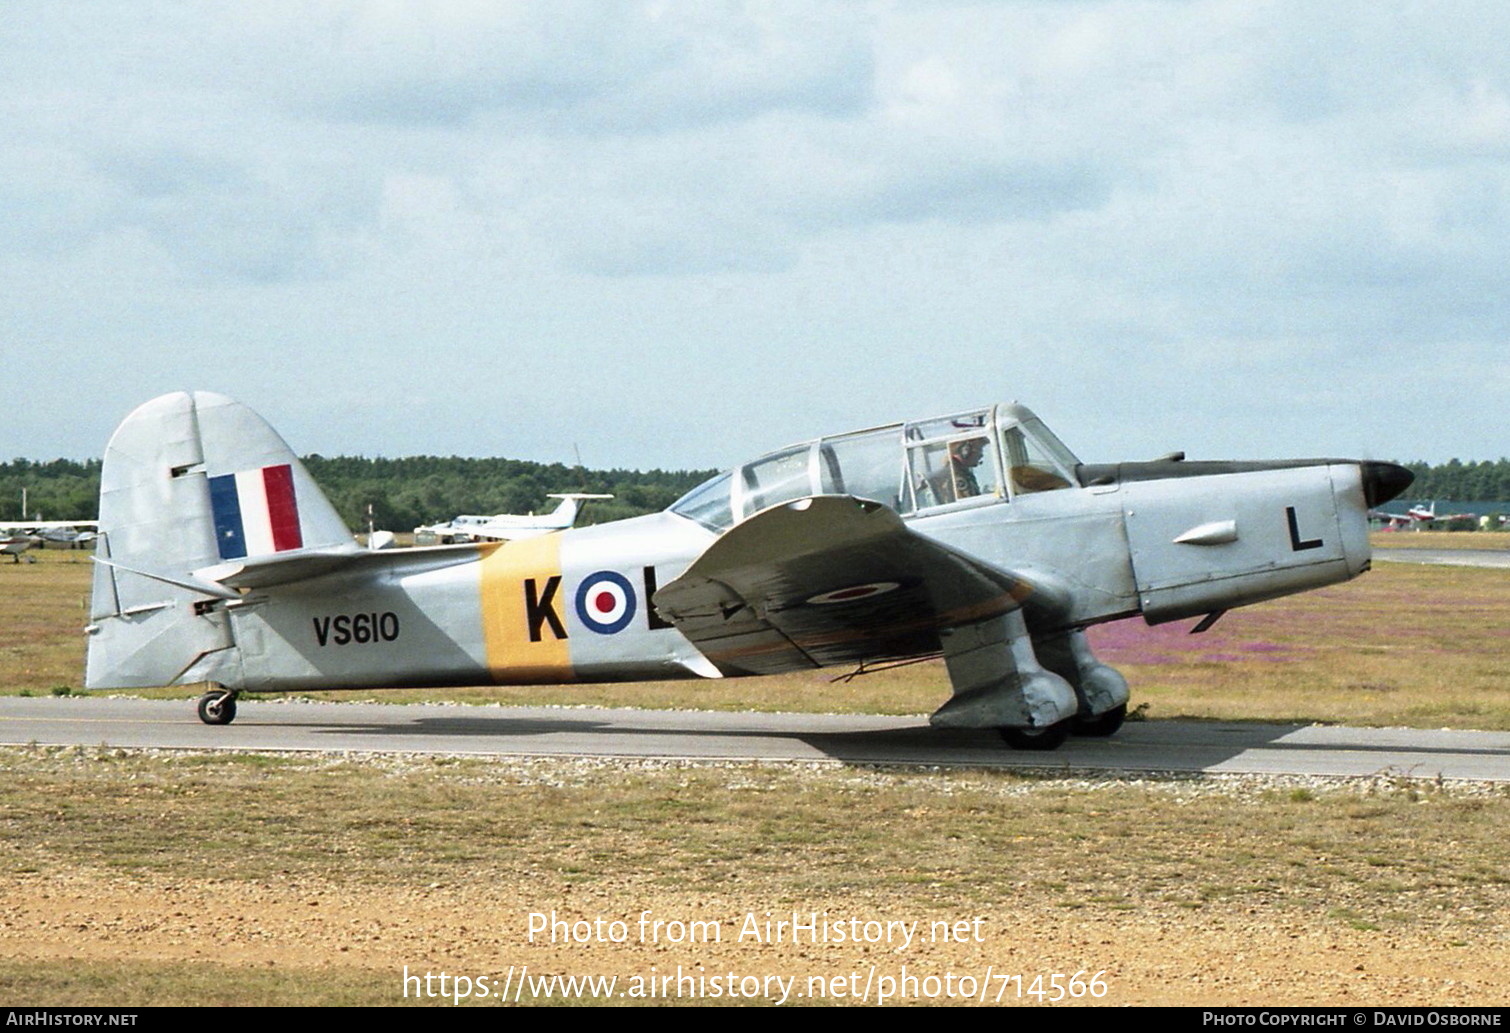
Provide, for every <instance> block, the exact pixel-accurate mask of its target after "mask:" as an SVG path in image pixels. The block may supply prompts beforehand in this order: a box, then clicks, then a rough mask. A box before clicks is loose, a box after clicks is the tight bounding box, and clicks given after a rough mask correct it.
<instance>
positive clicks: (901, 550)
mask: <svg viewBox="0 0 1510 1033" xmlns="http://www.w3.org/2000/svg"><path fill="white" fill-rule="evenodd" d="M1032 592H1033V585H1032V584H1030V583H1029V582H1028V581H1026V580H1024V579H1022V578H1020V577H1017V576H1016V575H1014V574H1011V573H1009V572H1007V571H1003V570H999V569H996V568H994V567H991V566H989V565H987V564H984V563H982V562H981V561H979V560H975V559H972V558H970V557H968V556H966V555H964V554H963V553H960V552H956V551H954V550H953V549H950V548H948V547H946V546H944V545H941V544H939V543H938V542H936V541H933V540H931V539H928V538H924V537H922V536H921V535H918V534H914V533H913V532H912V531H910V530H908V529H907V526H906V525H905V524H904V523H903V522H902V519H901V518H900V517H899V516H897V514H896V512H895V511H894V510H892V509H889V508H888V507H886V506H883V505H881V504H880V503H878V502H871V501H869V500H866V499H858V498H854V497H852V496H847V495H819V496H813V497H810V498H804V499H798V500H797V501H795V502H788V503H783V504H780V505H777V506H773V507H771V508H770V509H768V510H765V511H764V512H761V513H757V514H756V515H754V516H752V517H751V518H750V519H748V520H746V521H744V522H743V523H741V524H738V525H737V526H735V527H733V528H731V529H730V530H729V531H727V532H725V533H724V534H723V535H722V536H721V537H720V538H718V539H717V540H716V541H715V542H714V543H713V544H712V545H710V546H709V547H708V548H707V549H706V550H705V551H704V552H703V554H702V555H701V556H699V557H698V558H697V560H696V561H695V562H694V563H693V564H692V566H690V567H689V568H687V570H686V572H685V573H683V574H682V575H681V577H679V578H677V579H676V580H675V581H672V582H670V583H669V584H667V585H666V586H665V587H664V588H662V589H661V590H660V591H658V592H656V594H655V599H654V603H655V608H656V610H657V612H658V613H659V614H660V615H661V617H663V618H664V619H665V620H667V621H669V622H671V623H672V624H674V625H675V626H676V627H677V629H678V630H680V631H681V632H682V633H683V634H684V635H686V636H687V638H688V639H690V640H691V641H692V642H693V643H694V644H695V645H696V646H697V647H698V649H700V650H701V651H702V652H703V653H705V654H706V655H707V656H708V658H709V659H710V660H712V661H713V662H714V663H715V664H716V665H717V666H718V667H719V668H720V669H721V670H723V671H725V673H730V674H734V673H742V674H774V673H777V672H781V671H791V670H800V669H803V668H812V667H822V666H827V665H830V664H841V663H854V662H858V661H864V660H878V659H887V658H897V657H907V656H917V655H920V654H926V653H930V652H939V651H940V650H941V648H942V646H941V644H940V631H941V630H942V629H944V628H949V627H957V626H960V625H965V624H973V623H976V622H979V621H983V620H987V619H989V618H992V617H997V616H1000V615H1002V614H1005V613H1008V612H1011V611H1013V610H1015V609H1017V608H1018V606H1019V605H1020V604H1021V603H1022V601H1023V600H1024V599H1026V598H1027V597H1028V596H1029V595H1030V594H1032Z"/></svg>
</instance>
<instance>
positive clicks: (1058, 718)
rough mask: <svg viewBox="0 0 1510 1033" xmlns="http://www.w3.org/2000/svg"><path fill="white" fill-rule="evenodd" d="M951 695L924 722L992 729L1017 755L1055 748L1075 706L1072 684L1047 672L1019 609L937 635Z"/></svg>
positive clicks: (1067, 731) (1075, 711)
mask: <svg viewBox="0 0 1510 1033" xmlns="http://www.w3.org/2000/svg"><path fill="white" fill-rule="evenodd" d="M941 638H942V640H943V646H944V662H945V664H946V665H947V666H948V668H949V681H950V684H951V685H952V686H953V687H954V695H953V696H952V697H950V699H949V700H948V702H946V703H945V704H944V705H943V706H941V707H939V709H938V710H937V711H936V712H935V713H934V715H933V717H932V718H930V719H929V720H930V721H931V722H932V723H933V724H934V725H936V726H938V727H941V728H993V729H995V730H996V731H997V732H998V733H999V734H1000V735H1001V737H1002V738H1003V739H1004V740H1006V742H1007V744H1008V745H1009V746H1011V747H1012V748H1013V749H1018V750H1054V749H1058V748H1059V747H1060V746H1061V745H1062V744H1063V743H1064V740H1065V739H1066V738H1068V737H1069V734H1070V730H1071V727H1072V725H1073V722H1074V718H1075V716H1076V714H1078V713H1079V712H1080V703H1079V700H1078V699H1077V698H1076V696H1075V690H1074V688H1073V687H1072V686H1071V684H1070V683H1069V682H1068V681H1066V680H1065V679H1064V678H1063V677H1061V676H1060V675H1058V674H1056V673H1054V672H1053V671H1051V670H1046V669H1045V668H1044V665H1042V664H1040V663H1039V661H1038V658H1037V657H1036V656H1035V655H1034V653H1033V640H1032V638H1031V637H1030V636H1029V635H1028V629H1027V625H1026V623H1025V622H1024V620H1023V616H1022V612H1021V611H1020V610H1013V611H1012V612H1010V613H1007V614H1003V615H1002V616H1000V617H994V618H990V619H988V620H984V621H980V622H977V623H975V624H967V625H963V626H961V627H956V628H947V629H945V630H944V632H943V633H942V635H941Z"/></svg>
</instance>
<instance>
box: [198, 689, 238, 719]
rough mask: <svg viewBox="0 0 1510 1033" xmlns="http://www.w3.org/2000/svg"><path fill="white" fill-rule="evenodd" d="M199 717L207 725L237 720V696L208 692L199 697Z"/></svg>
mask: <svg viewBox="0 0 1510 1033" xmlns="http://www.w3.org/2000/svg"><path fill="white" fill-rule="evenodd" d="M199 719H200V720H201V721H203V722H204V723H205V724H207V725H228V724H230V723H231V722H232V721H234V720H236V697H235V696H227V695H226V694H225V693H223V692H206V693H205V694H204V695H203V696H200V697H199Z"/></svg>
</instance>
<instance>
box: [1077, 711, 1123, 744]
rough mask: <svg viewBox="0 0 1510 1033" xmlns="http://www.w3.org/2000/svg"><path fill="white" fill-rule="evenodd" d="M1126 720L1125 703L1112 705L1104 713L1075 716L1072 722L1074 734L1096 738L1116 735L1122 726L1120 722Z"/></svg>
mask: <svg viewBox="0 0 1510 1033" xmlns="http://www.w3.org/2000/svg"><path fill="white" fill-rule="evenodd" d="M1125 720H1127V704H1126V703H1123V704H1122V705H1121V706H1120V707H1112V708H1111V709H1110V710H1108V711H1107V712H1106V713H1104V714H1097V715H1096V716H1095V717H1077V718H1076V719H1075V720H1074V722H1073V724H1074V731H1075V734H1076V735H1084V736H1089V737H1091V738H1096V739H1105V738H1106V737H1107V736H1109V735H1116V734H1117V729H1119V728H1121V727H1122V722H1123V721H1125Z"/></svg>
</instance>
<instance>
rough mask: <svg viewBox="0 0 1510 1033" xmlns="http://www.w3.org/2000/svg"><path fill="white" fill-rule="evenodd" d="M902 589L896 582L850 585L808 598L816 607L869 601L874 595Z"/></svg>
mask: <svg viewBox="0 0 1510 1033" xmlns="http://www.w3.org/2000/svg"><path fill="white" fill-rule="evenodd" d="M901 587H902V586H901V585H900V584H898V583H897V582H895V581H872V582H870V583H869V584H865V585H850V586H849V587H848V588H836V589H834V590H833V591H832V592H819V593H818V594H817V595H810V596H808V597H807V602H809V603H811V604H812V605H814V606H832V605H834V604H835V603H852V602H855V601H856V600H858V599H869V598H870V597H871V596H873V595H884V594H885V593H887V592H892V591H895V590H896V589H898V588H901Z"/></svg>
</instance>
